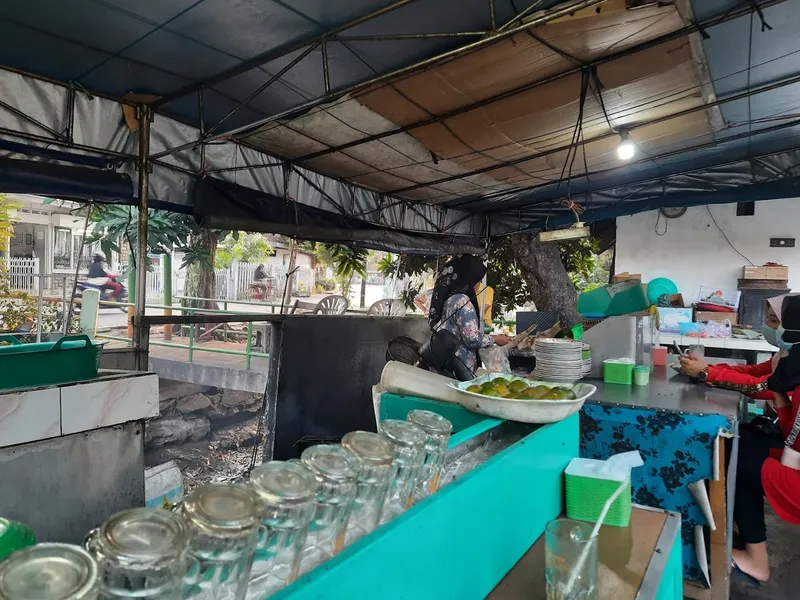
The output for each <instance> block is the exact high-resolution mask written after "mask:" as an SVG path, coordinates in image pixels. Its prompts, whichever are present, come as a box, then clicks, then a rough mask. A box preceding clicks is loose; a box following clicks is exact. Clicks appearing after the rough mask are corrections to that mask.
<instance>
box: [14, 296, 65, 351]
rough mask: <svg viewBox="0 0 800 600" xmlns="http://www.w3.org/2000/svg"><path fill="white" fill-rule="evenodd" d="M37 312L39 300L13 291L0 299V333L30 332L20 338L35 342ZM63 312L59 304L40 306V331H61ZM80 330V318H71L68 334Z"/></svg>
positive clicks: (48, 303)
mask: <svg viewBox="0 0 800 600" xmlns="http://www.w3.org/2000/svg"><path fill="white" fill-rule="evenodd" d="M38 310H39V300H38V298H37V297H36V296H33V295H31V294H28V293H27V292H18V291H13V292H11V293H8V294H3V296H1V297H0V331H2V332H8V333H10V332H32V333H30V335H28V336H23V337H22V338H20V341H22V342H32V341H35V338H36V336H35V334H34V333H33V332H35V331H36V329H37V326H36V315H37V313H38ZM63 327H64V311H63V310H62V308H61V304H60V303H58V304H54V303H50V302H47V303H45V304H44V305H43V306H42V331H43V332H51V331H63ZM79 330H80V317H78V316H73V317H72V319H71V321H70V326H69V327H68V329H67V332H68V333H77V332H78V331H79Z"/></svg>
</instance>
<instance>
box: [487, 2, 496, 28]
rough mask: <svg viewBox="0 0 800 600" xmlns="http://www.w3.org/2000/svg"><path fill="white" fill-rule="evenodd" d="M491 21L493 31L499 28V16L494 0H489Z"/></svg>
mask: <svg viewBox="0 0 800 600" xmlns="http://www.w3.org/2000/svg"><path fill="white" fill-rule="evenodd" d="M489 21H490V22H491V24H492V31H494V30H495V29H497V18H496V17H495V14H494V0H489Z"/></svg>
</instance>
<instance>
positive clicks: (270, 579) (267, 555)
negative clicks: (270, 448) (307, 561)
mask: <svg viewBox="0 0 800 600" xmlns="http://www.w3.org/2000/svg"><path fill="white" fill-rule="evenodd" d="M250 486H251V489H252V490H253V491H255V492H256V494H258V496H259V498H260V499H261V504H262V506H261V518H262V523H263V525H264V529H265V531H264V539H263V540H262V541H261V542H260V543H259V545H258V550H256V556H255V561H254V562H253V568H252V571H251V576H250V585H249V586H248V588H247V598H252V599H254V600H255V599H258V600H262V599H263V598H267V597H269V596H270V595H272V594H273V593H275V592H276V591H278V590H279V589H281V588H283V587H285V586H286V585H288V584H290V583H291V582H292V581H294V580H295V579H297V575H298V573H299V571H300V556H301V555H300V552H301V551H302V549H303V545H304V544H305V541H306V536H307V535H308V526H309V523H310V522H311V517H312V515H313V514H314V499H315V497H316V493H317V480H316V479H315V478H314V476H313V475H312V474H311V472H310V471H309V470H308V469H306V468H305V467H304V466H302V465H300V464H297V463H294V462H281V461H271V462H268V463H265V464H263V465H260V466H258V467H256V468H255V469H253V472H252V473H251V475H250Z"/></svg>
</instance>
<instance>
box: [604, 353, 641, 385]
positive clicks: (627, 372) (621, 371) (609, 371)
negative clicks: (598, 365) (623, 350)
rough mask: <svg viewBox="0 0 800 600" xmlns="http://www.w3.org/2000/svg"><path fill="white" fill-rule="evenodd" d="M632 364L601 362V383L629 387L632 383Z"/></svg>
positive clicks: (611, 361) (610, 361)
mask: <svg viewBox="0 0 800 600" xmlns="http://www.w3.org/2000/svg"><path fill="white" fill-rule="evenodd" d="M633 367H634V364H633V363H620V362H613V359H612V360H604V361H603V381H604V382H605V383H619V384H622V385H631V384H632V383H633Z"/></svg>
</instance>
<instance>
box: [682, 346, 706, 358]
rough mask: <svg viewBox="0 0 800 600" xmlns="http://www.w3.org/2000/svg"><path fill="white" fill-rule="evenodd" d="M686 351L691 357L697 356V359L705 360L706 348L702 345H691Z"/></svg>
mask: <svg viewBox="0 0 800 600" xmlns="http://www.w3.org/2000/svg"><path fill="white" fill-rule="evenodd" d="M686 351H687V352H688V353H689V354H691V355H692V356H697V357H699V358H705V356H706V348H705V346H703V345H702V344H692V345H690V346H689V347H688V348H687V350H686Z"/></svg>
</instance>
